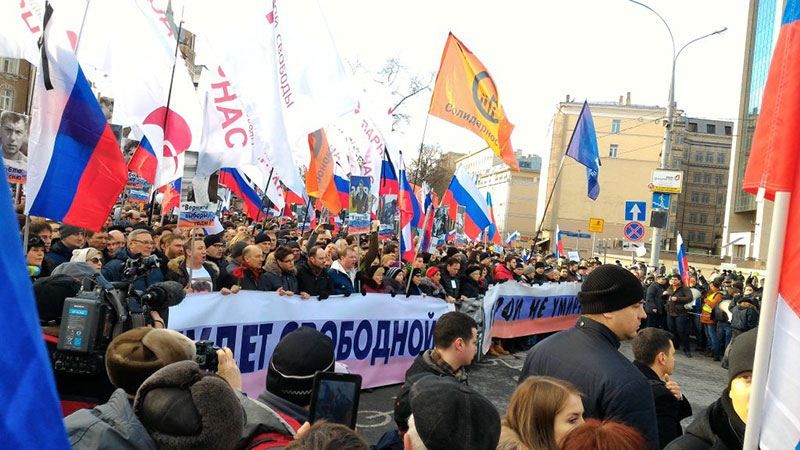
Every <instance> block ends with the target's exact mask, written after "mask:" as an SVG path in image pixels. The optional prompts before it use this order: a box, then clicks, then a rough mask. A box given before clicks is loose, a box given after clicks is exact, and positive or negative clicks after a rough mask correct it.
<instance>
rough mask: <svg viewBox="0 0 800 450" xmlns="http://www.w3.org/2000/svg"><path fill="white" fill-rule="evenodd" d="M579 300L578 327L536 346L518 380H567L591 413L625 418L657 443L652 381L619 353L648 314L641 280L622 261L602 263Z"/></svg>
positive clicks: (651, 442) (591, 415)
mask: <svg viewBox="0 0 800 450" xmlns="http://www.w3.org/2000/svg"><path fill="white" fill-rule="evenodd" d="M578 300H579V301H580V304H581V312H582V315H581V317H580V318H579V319H578V322H577V323H576V325H575V327H574V328H571V329H569V330H565V331H561V332H559V333H556V334H554V335H552V336H550V337H548V338H547V339H545V340H543V341H542V342H540V343H538V344H537V345H536V346H534V347H533V349H531V350H530V352H528V356H527V358H526V359H525V365H524V366H523V368H522V374H521V375H520V377H519V381H520V382H522V381H524V380H525V379H526V378H528V377H529V376H533V375H544V376H550V377H554V378H560V379H563V380H567V381H569V382H571V383H572V384H574V385H575V386H576V387H577V388H578V390H580V391H581V392H582V393H583V394H584V397H583V405H584V410H585V416H586V417H587V418H596V419H600V420H605V419H613V420H617V421H620V422H622V423H625V424H626V425H629V426H631V427H633V428H636V429H637V430H638V431H639V432H640V433H642V435H643V436H644V437H645V439H647V442H648V443H649V446H650V448H652V449H655V448H658V426H657V423H656V409H655V404H654V402H653V395H652V392H651V388H650V384H649V383H648V382H647V379H646V378H645V377H644V375H642V373H641V372H639V370H637V369H636V367H635V366H634V365H633V364H632V363H631V362H630V361H628V359H627V358H625V356H624V355H623V354H622V353H620V352H619V346H620V341H622V340H630V339H633V338H635V337H636V332H637V330H638V329H639V325H640V322H641V320H643V319H645V317H646V314H645V312H644V308H643V306H644V300H643V299H642V285H641V283H640V282H639V279H638V278H636V276H635V275H633V274H632V273H630V272H629V271H628V270H626V269H624V268H623V267H621V266H617V265H613V264H604V265H601V266H599V267H598V268H596V269H595V270H594V271H592V273H590V274H589V275H588V276H587V278H586V280H585V281H584V282H583V284H582V285H581V291H580V292H579V293H578Z"/></svg>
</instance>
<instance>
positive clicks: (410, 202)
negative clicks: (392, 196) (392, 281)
mask: <svg viewBox="0 0 800 450" xmlns="http://www.w3.org/2000/svg"><path fill="white" fill-rule="evenodd" d="M397 203H398V207H399V209H400V257H401V258H402V259H403V261H406V262H413V261H414V257H415V256H416V252H415V251H414V230H413V229H414V228H416V224H417V223H418V222H419V217H420V216H421V215H422V214H421V212H420V207H419V201H417V197H416V196H415V195H414V191H413V190H412V189H411V183H409V182H408V178H406V171H405V170H401V171H400V195H399V196H398V202H397Z"/></svg>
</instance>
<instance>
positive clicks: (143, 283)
mask: <svg viewBox="0 0 800 450" xmlns="http://www.w3.org/2000/svg"><path fill="white" fill-rule="evenodd" d="M139 257H140V256H139V255H133V254H131V252H129V251H128V247H122V248H121V249H119V250H117V252H116V253H114V259H113V260H111V262H109V263H108V264H106V265H104V266H103V268H102V269H100V272H101V273H102V274H103V276H104V277H105V278H106V280H108V281H122V275H123V272H124V270H125V263H126V262H127V261H128V259H130V258H139ZM162 281H164V273H163V272H161V269H160V268H159V267H155V268H153V269H151V270H150V271H149V272H147V276H144V277H142V278H137V279H136V281H134V282H133V288H134V289H138V290H140V291H144V290H145V289H147V288H148V287H149V286H151V285H153V284H155V283H160V282H162Z"/></svg>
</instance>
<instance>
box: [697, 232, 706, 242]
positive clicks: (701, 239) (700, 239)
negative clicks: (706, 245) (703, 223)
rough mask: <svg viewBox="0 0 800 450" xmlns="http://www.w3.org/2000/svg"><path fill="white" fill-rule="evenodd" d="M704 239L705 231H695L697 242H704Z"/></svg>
mask: <svg viewBox="0 0 800 450" xmlns="http://www.w3.org/2000/svg"><path fill="white" fill-rule="evenodd" d="M705 241H706V232H705V231H698V232H697V242H705Z"/></svg>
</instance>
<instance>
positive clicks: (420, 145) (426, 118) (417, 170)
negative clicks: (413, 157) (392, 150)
mask: <svg viewBox="0 0 800 450" xmlns="http://www.w3.org/2000/svg"><path fill="white" fill-rule="evenodd" d="M430 118H431V115H430V113H428V114H425V126H424V127H423V128H422V141H420V143H419V154H418V155H417V169H416V170H414V184H419V161H420V159H421V158H422V147H423V146H424V145H425V133H426V132H427V131H428V119H430ZM402 154H403V152H402V151H401V152H400V155H402ZM412 191H413V189H412Z"/></svg>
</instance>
